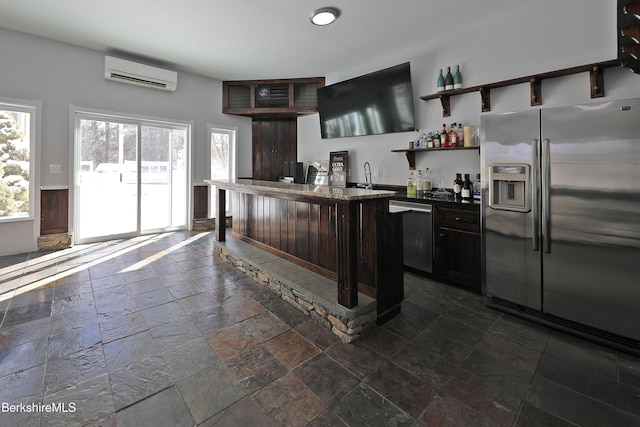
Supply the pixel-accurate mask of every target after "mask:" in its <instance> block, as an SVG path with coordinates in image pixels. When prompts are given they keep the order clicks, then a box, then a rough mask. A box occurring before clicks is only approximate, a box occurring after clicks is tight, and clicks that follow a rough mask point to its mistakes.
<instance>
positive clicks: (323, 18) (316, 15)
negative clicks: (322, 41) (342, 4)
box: [309, 7, 340, 25]
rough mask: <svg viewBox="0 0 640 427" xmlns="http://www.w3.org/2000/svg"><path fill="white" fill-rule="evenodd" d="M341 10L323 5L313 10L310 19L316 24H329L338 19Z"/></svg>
mask: <svg viewBox="0 0 640 427" xmlns="http://www.w3.org/2000/svg"><path fill="white" fill-rule="evenodd" d="M338 16H340V11H339V10H338V9H337V8H335V7H321V8H320V9H316V10H314V11H313V12H311V15H310V16H309V19H310V20H311V22H312V23H313V24H314V25H329V24H331V23H332V22H334V21H335V20H336V19H338Z"/></svg>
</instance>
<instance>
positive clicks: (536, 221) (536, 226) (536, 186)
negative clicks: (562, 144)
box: [531, 139, 540, 251]
mask: <svg viewBox="0 0 640 427" xmlns="http://www.w3.org/2000/svg"><path fill="white" fill-rule="evenodd" d="M531 147H532V148H531V151H532V155H531V160H532V162H533V164H532V165H531V174H532V176H531V210H532V212H533V215H531V218H532V220H533V222H532V224H531V241H532V244H533V250H534V251H537V250H539V248H540V209H539V206H538V197H540V196H539V194H540V183H539V181H538V168H539V167H540V159H539V154H538V153H539V150H540V143H539V141H538V140H537V139H534V140H532V141H531Z"/></svg>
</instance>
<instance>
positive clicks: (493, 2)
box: [0, 0, 531, 80]
mask: <svg viewBox="0 0 640 427" xmlns="http://www.w3.org/2000/svg"><path fill="white" fill-rule="evenodd" d="M530 1H531V0H395V1H389V0H226V1H223V0H108V1H99V0H20V1H1V2H0V27H5V28H9V29H12V30H16V31H21V32H25V33H29V34H34V35H38V36H42V37H46V38H49V39H53V40H58V41H62V42H66V43H70V44H74V45H79V46H83V47H87V48H91V49H96V50H99V51H103V52H108V53H111V54H119V55H120V56H124V57H129V58H140V59H142V60H147V61H149V62H152V63H157V64H162V65H166V66H169V67H172V68H174V69H178V70H184V71H189V72H192V73H195V74H200V75H203V76H207V77H212V78H216V79H221V80H238V79H262V78H264V79H274V78H289V77H314V76H326V75H328V74H330V73H333V72H339V71H342V70H347V69H349V68H352V67H356V66H357V65H358V64H361V63H367V62H369V61H374V60H375V59H376V58H378V57H381V56H386V55H388V54H391V53H393V52H394V51H398V50H402V49H408V48H411V47H412V46H416V45H421V44H424V43H426V42H428V41H429V40H432V39H435V38H439V37H442V36H445V37H446V35H447V34H450V33H451V32H455V31H458V28H468V27H469V26H473V25H476V24H478V23H481V22H483V21H485V20H487V19H490V18H493V17H495V16H497V15H500V14H507V13H511V12H513V11H514V9H517V8H521V7H524V6H526V5H530V4H531V3H530ZM325 6H335V7H338V8H339V9H340V10H341V16H340V18H339V19H338V21H336V22H335V23H334V24H333V25H330V26H328V27H317V26H314V25H312V24H311V23H310V21H309V14H310V13H311V12H312V11H313V10H314V9H316V8H319V7H325Z"/></svg>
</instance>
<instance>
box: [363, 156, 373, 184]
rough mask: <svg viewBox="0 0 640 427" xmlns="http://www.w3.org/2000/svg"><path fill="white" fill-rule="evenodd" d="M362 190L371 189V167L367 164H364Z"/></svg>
mask: <svg viewBox="0 0 640 427" xmlns="http://www.w3.org/2000/svg"><path fill="white" fill-rule="evenodd" d="M364 182H365V185H364V188H367V189H369V190H372V189H373V180H371V165H370V164H369V162H364Z"/></svg>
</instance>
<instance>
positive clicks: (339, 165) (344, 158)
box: [329, 151, 349, 187]
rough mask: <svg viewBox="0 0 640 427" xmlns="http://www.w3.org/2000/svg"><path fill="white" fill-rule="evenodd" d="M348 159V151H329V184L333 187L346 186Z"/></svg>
mask: <svg viewBox="0 0 640 427" xmlns="http://www.w3.org/2000/svg"><path fill="white" fill-rule="evenodd" d="M348 160H349V152H348V151H333V152H331V153H329V185H332V186H334V187H346V186H347V171H348V167H349V161H348Z"/></svg>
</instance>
